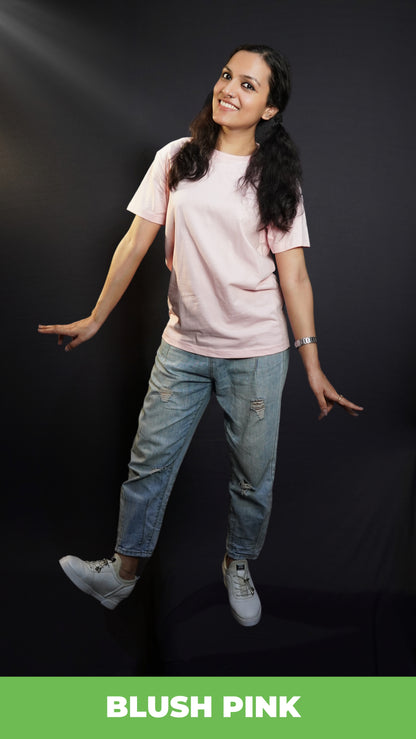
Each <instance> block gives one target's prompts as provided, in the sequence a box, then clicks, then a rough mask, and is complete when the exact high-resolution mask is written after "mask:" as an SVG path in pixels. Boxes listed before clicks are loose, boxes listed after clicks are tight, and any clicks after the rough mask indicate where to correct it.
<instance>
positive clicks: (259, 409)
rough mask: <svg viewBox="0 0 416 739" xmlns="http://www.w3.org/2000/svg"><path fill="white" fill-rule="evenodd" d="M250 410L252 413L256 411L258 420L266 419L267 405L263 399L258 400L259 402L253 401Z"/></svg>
mask: <svg viewBox="0 0 416 739" xmlns="http://www.w3.org/2000/svg"><path fill="white" fill-rule="evenodd" d="M250 408H251V410H252V411H254V412H255V413H256V414H257V418H259V419H260V420H261V419H262V418H264V408H265V403H264V400H263V398H257V400H252V401H251V403H250Z"/></svg>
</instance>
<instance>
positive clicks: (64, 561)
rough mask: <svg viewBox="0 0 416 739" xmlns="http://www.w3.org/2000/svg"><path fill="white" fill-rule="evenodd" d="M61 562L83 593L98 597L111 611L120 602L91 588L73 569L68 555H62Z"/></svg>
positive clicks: (64, 569) (66, 573) (67, 574)
mask: <svg viewBox="0 0 416 739" xmlns="http://www.w3.org/2000/svg"><path fill="white" fill-rule="evenodd" d="M59 564H60V565H61V567H62V569H63V571H64V572H65V575H66V576H67V577H68V578H69V580H71V582H72V583H73V584H74V585H76V587H77V588H79V590H82V592H83V593H86V594H87V595H92V597H93V598H96V600H98V601H99V602H100V603H101V605H102V606H104V608H108V609H109V610H110V611H113V610H114V608H115V607H116V606H117V605H118V604H119V602H120V601H119V600H118V601H117V602H116V603H114V601H113V600H111V599H110V598H105V597H103V596H102V595H100V594H99V593H96V591H95V590H93V588H91V587H90V586H89V585H87V584H86V583H85V582H84V581H83V580H82V579H81V578H80V577H79V576H78V575H77V573H76V572H74V570H73V569H72V567H71V565H70V563H69V562H68V560H67V557H62V558H61V559H60V560H59Z"/></svg>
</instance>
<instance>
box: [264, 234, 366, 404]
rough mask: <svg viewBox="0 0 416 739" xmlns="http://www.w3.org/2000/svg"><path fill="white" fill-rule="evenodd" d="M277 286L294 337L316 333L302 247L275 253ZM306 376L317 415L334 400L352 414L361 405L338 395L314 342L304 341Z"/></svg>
mask: <svg viewBox="0 0 416 739" xmlns="http://www.w3.org/2000/svg"><path fill="white" fill-rule="evenodd" d="M275 256H276V264H277V269H278V271H279V280H280V286H281V288H282V292H283V297H284V300H285V303H286V309H287V314H288V316H289V321H290V325H291V327H292V331H293V335H294V337H295V339H301V338H303V337H305V336H315V335H316V334H315V321H314V316H313V294H312V285H311V282H310V280H309V275H308V272H307V269H306V264H305V257H304V254H303V249H302V248H298V249H289V250H288V251H285V252H282V253H281V254H276V255H275ZM298 351H299V353H300V354H301V357H302V361H303V364H304V367H305V370H306V374H307V376H308V381H309V384H310V386H311V389H312V392H313V393H314V394H315V396H316V399H317V401H318V403H319V407H320V410H321V413H320V416H319V418H320V419H321V418H323V417H324V416H327V415H328V413H329V411H330V410H331V408H333V406H334V404H335V403H338V404H339V405H342V406H343V408H345V410H346V411H348V413H350V414H351V415H353V416H357V415H358V411H362V410H363V409H362V407H361V406H359V405H355V403H352V402H351V401H349V400H347V399H346V398H344V397H343V396H342V395H339V394H338V393H337V391H336V390H335V388H334V387H333V386H332V385H331V383H330V382H329V380H328V378H327V377H326V376H325V375H324V373H323V372H322V369H321V365H320V362H319V356H318V348H317V345H316V344H306V345H304V346H301V347H300V349H299V350H298Z"/></svg>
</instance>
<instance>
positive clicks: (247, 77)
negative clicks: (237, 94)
mask: <svg viewBox="0 0 416 739" xmlns="http://www.w3.org/2000/svg"><path fill="white" fill-rule="evenodd" d="M224 69H226V70H227V71H228V72H232V69H230V67H229V66H228V65H227V64H225V65H224ZM239 76H240V77H241V78H243V79H245V80H252V81H253V82H255V83H256V85H258V86H259V87H261V84H260V82H259V81H258V79H256V77H250V75H249V74H240V75H239Z"/></svg>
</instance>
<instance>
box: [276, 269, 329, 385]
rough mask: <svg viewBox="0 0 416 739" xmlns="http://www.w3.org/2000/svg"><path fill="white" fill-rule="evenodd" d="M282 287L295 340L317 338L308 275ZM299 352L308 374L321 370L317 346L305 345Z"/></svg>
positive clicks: (286, 282) (289, 281)
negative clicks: (308, 337)
mask: <svg viewBox="0 0 416 739" xmlns="http://www.w3.org/2000/svg"><path fill="white" fill-rule="evenodd" d="M281 287H282V292H283V297H284V300H285V304H286V310H287V315H288V318H289V322H290V326H291V328H292V332H293V336H294V338H295V340H296V339H302V338H304V337H306V336H316V329H315V320H314V312H313V292H312V285H311V282H310V280H309V277H308V274H307V273H305V274H304V275H302V277H300V278H295V279H293V280H287V281H285V282H284V284H283V285H281ZM298 351H299V354H300V355H301V358H302V361H303V364H304V366H305V370H306V372H307V373H308V374H310V373H311V372H313V371H315V370H319V369H320V363H319V356H318V348H317V345H316V344H305V345H303V346H301V347H300V348H299V350H298Z"/></svg>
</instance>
